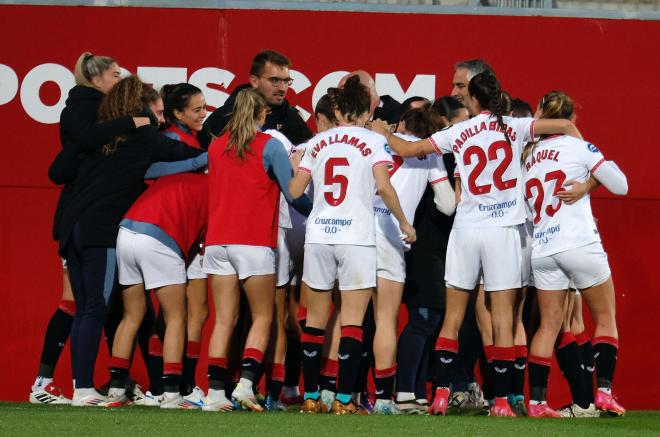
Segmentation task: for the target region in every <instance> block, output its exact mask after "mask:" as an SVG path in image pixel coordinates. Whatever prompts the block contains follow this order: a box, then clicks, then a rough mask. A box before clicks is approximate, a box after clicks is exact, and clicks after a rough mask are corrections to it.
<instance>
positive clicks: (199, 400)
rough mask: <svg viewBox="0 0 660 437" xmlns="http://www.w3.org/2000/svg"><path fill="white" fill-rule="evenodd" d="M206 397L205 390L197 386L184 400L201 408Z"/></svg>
mask: <svg viewBox="0 0 660 437" xmlns="http://www.w3.org/2000/svg"><path fill="white" fill-rule="evenodd" d="M205 397H206V395H205V394H204V390H202V389H201V388H199V387H198V386H195V388H193V390H192V391H191V392H190V394H188V395H186V396H184V397H183V399H185V400H187V401H188V402H190V403H192V404H195V405H197V407H201V406H202V405H203V404H204V398H205Z"/></svg>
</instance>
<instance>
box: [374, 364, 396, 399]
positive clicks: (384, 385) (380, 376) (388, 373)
mask: <svg viewBox="0 0 660 437" xmlns="http://www.w3.org/2000/svg"><path fill="white" fill-rule="evenodd" d="M395 375H396V365H394V366H392V367H390V368H388V369H376V378H375V383H376V399H386V400H388V401H389V400H391V399H392V391H393V390H394V377H395Z"/></svg>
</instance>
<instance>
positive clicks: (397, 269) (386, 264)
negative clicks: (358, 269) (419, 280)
mask: <svg viewBox="0 0 660 437" xmlns="http://www.w3.org/2000/svg"><path fill="white" fill-rule="evenodd" d="M376 255H377V259H376V266H377V268H376V276H377V277H379V278H383V279H389V280H390V281H396V282H401V283H404V282H406V261H405V259H404V256H403V244H401V240H399V241H392V240H391V239H389V238H387V237H386V236H385V235H384V234H381V233H380V232H376Z"/></svg>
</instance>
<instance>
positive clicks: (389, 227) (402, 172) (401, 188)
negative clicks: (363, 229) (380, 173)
mask: <svg viewBox="0 0 660 437" xmlns="http://www.w3.org/2000/svg"><path fill="white" fill-rule="evenodd" d="M395 135H396V136H398V137H400V138H403V139H404V140H406V141H418V140H419V138H417V137H413V136H410V135H404V134H398V133H397V134H395ZM386 150H388V151H389V152H390V153H391V154H392V161H393V162H394V163H393V164H392V166H391V167H390V182H391V183H392V186H393V187H394V189H395V190H396V193H397V195H398V196H399V202H400V204H401V209H402V210H403V214H404V215H405V216H406V219H408V222H409V223H412V222H413V220H414V218H415V210H417V205H418V204H419V201H420V199H421V198H422V195H424V190H425V189H426V184H427V183H430V184H432V185H433V184H437V183H440V182H443V181H446V180H447V169H446V168H445V164H444V163H443V162H442V158H441V157H440V156H439V155H436V154H431V155H426V156H422V157H416V156H415V157H411V158H402V157H401V156H399V155H397V154H396V153H394V152H393V151H391V150H389V148H387V147H386ZM374 214H375V215H376V232H380V233H382V234H383V235H385V236H386V237H387V238H388V239H389V240H391V241H398V242H399V243H400V244H402V245H403V246H404V247H406V248H410V245H409V244H407V243H404V242H403V241H402V240H401V239H400V238H399V234H400V233H401V230H400V229H399V221H398V220H397V219H396V217H394V215H392V211H390V210H389V209H388V208H387V206H386V205H385V202H383V199H382V198H381V197H380V196H379V195H378V193H376V196H375V198H374Z"/></svg>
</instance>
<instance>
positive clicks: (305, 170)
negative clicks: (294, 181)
mask: <svg viewBox="0 0 660 437" xmlns="http://www.w3.org/2000/svg"><path fill="white" fill-rule="evenodd" d="M298 170H300V171H303V172H305V173H309V174H312V171H311V170H310V169H308V168H305V167H301V166H298Z"/></svg>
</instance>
